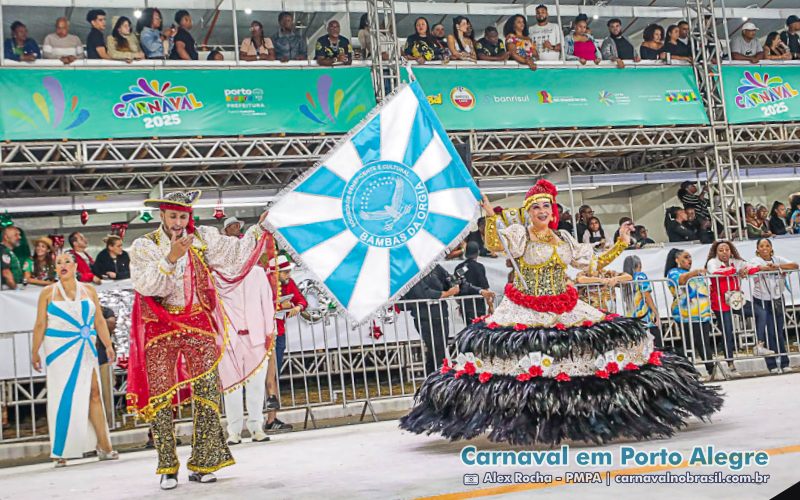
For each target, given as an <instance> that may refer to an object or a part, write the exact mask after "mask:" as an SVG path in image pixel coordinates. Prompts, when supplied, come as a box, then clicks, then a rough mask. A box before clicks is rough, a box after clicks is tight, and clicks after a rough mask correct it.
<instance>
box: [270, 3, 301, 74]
mask: <svg viewBox="0 0 800 500" xmlns="http://www.w3.org/2000/svg"><path fill="white" fill-rule="evenodd" d="M278 26H279V27H278V32H277V33H275V35H274V36H273V37H272V43H273V45H275V57H277V58H278V60H279V61H280V62H289V61H305V60H306V59H307V58H308V46H307V45H306V40H305V38H303V35H301V34H300V33H298V32H297V30H296V29H295V26H294V16H293V15H292V14H290V13H289V12H281V13H280V14H278Z"/></svg>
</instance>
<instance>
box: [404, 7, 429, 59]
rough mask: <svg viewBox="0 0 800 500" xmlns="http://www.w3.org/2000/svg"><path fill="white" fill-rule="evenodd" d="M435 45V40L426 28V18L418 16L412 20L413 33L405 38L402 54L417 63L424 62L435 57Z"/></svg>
mask: <svg viewBox="0 0 800 500" xmlns="http://www.w3.org/2000/svg"><path fill="white" fill-rule="evenodd" d="M435 47H436V40H435V39H434V37H433V35H431V33H430V31H429V29H428V20H427V19H425V18H424V17H418V18H417V20H416V21H414V34H413V35H409V36H408V37H407V38H406V44H405V46H404V47H403V56H404V57H405V58H406V59H408V60H411V61H416V62H417V64H425V63H426V62H429V61H433V60H434V59H437V57H436V49H435Z"/></svg>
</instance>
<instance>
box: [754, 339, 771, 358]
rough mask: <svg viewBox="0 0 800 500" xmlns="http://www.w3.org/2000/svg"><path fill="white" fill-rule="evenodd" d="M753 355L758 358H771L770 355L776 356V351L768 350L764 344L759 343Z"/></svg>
mask: <svg viewBox="0 0 800 500" xmlns="http://www.w3.org/2000/svg"><path fill="white" fill-rule="evenodd" d="M753 354H755V355H756V356H769V355H770V354H775V351H773V350H772V349H767V348H766V347H764V344H762V343H761V342H759V343H758V345H757V346H755V347H754V348H753Z"/></svg>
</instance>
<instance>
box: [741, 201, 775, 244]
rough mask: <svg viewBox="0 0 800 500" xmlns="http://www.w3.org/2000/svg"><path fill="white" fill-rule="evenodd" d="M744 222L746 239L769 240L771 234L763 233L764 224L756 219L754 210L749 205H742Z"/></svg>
mask: <svg viewBox="0 0 800 500" xmlns="http://www.w3.org/2000/svg"><path fill="white" fill-rule="evenodd" d="M744 222H745V230H746V231H747V239H749V240H757V239H759V238H769V237H770V236H772V233H770V232H769V231H764V229H763V227H764V224H763V223H762V222H761V221H759V220H758V218H757V217H756V209H755V208H753V205H751V204H750V203H745V204H744Z"/></svg>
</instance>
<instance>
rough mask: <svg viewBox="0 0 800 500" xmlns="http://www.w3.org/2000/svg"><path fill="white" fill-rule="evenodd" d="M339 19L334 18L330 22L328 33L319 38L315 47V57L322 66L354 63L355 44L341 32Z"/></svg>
mask: <svg viewBox="0 0 800 500" xmlns="http://www.w3.org/2000/svg"><path fill="white" fill-rule="evenodd" d="M340 33H341V26H340V25H339V21H337V20H335V19H334V20H332V21H330V22H329V23H328V34H327V35H322V36H321V37H319V38H317V44H316V46H315V47H314V58H315V59H316V60H317V64H319V65H320V66H334V65H337V66H338V65H344V66H349V65H351V64H353V46H352V45H350V40H349V39H348V38H347V37H346V36H342V35H341V34H340Z"/></svg>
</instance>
